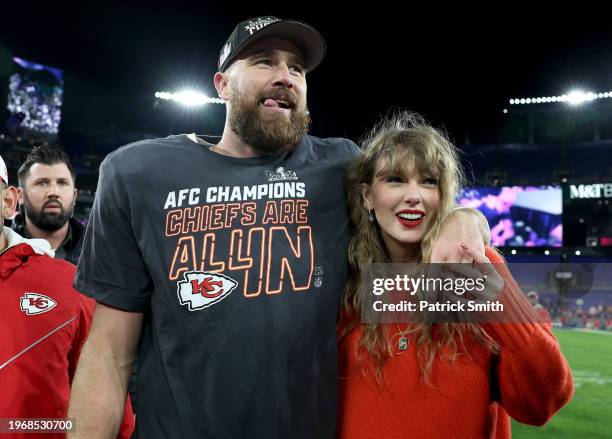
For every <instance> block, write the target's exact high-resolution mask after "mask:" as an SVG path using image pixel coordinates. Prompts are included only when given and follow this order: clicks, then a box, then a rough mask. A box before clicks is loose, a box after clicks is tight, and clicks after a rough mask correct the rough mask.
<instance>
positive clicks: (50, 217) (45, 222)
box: [22, 193, 74, 232]
mask: <svg viewBox="0 0 612 439" xmlns="http://www.w3.org/2000/svg"><path fill="white" fill-rule="evenodd" d="M49 204H59V205H60V206H61V207H60V211H59V212H53V213H50V212H45V207H47V206H48V205H49ZM22 209H23V213H24V214H25V215H26V216H27V219H28V221H31V222H32V224H34V225H35V226H36V227H38V228H39V229H41V230H44V231H46V232H55V231H57V230H59V229H61V228H62V227H63V226H64V224H66V222H67V221H68V220H69V219H70V217H71V216H72V212H73V209H74V207H73V208H71V209H65V208H64V206H62V205H61V203H60V202H59V201H56V200H47V201H45V203H44V204H43V205H42V207H41V209H40V210H36V209H35V208H34V207H33V206H32V203H30V200H29V199H28V197H27V195H26V194H25V193H24V194H23V207H22Z"/></svg>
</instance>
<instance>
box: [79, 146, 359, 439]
mask: <svg viewBox="0 0 612 439" xmlns="http://www.w3.org/2000/svg"><path fill="white" fill-rule="evenodd" d="M208 146H210V145H208ZM208 146H205V145H202V144H199V143H196V142H194V141H193V140H192V139H190V138H189V137H188V136H185V135H179V136H170V137H168V138H165V139H155V140H146V141H142V142H137V143H134V144H130V145H127V146H124V147H122V148H120V149H118V150H117V151H115V152H113V153H112V154H110V155H109V156H108V157H107V158H106V159H105V160H104V162H103V164H102V166H101V168H100V180H99V184H98V191H97V194H96V199H95V202H94V206H93V210H92V213H91V218H90V222H89V224H88V227H87V231H86V234H85V240H84V245H83V253H82V257H81V259H80V261H79V265H78V272H77V276H76V280H75V287H76V288H77V289H78V290H79V291H81V292H83V293H85V294H87V295H89V296H91V297H93V298H95V299H96V300H97V301H99V302H101V303H104V304H107V305H110V306H113V307H116V308H120V309H123V310H127V311H136V312H143V313H144V314H145V319H144V325H143V333H142V339H141V343H140V347H139V352H138V362H139V363H138V387H137V394H138V403H137V414H138V415H137V424H138V430H139V432H140V434H141V436H142V437H145V438H147V439H150V438H164V437H168V438H173V439H175V438H196V437H197V438H224V439H226V438H283V439H286V438H332V437H334V433H335V416H336V379H337V373H336V338H335V326H336V316H337V312H338V308H339V304H340V298H341V293H342V290H343V287H344V283H345V281H346V276H347V266H346V248H347V243H348V239H349V230H348V217H347V208H346V201H345V196H344V188H343V174H344V171H345V168H346V164H347V162H348V161H350V159H352V158H353V157H354V156H355V155H356V154H357V152H358V148H357V146H356V145H355V144H354V143H352V142H351V141H349V140H346V139H319V138H316V137H312V136H304V138H303V139H302V141H301V142H300V143H299V144H298V145H297V146H296V148H295V149H294V150H293V151H291V152H285V153H282V154H277V155H266V156H260V157H255V158H243V159H239V158H234V157H228V156H224V155H220V154H217V153H215V152H212V151H210V150H209V148H208Z"/></svg>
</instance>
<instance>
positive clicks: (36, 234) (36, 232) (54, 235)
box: [26, 219, 69, 250]
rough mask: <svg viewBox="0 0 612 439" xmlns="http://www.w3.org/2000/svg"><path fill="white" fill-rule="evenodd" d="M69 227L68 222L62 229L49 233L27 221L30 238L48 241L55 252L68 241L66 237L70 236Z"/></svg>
mask: <svg viewBox="0 0 612 439" xmlns="http://www.w3.org/2000/svg"><path fill="white" fill-rule="evenodd" d="M68 227H69V225H68V221H66V224H64V225H63V226H62V228H60V229H58V230H55V231H53V232H49V231H47V230H43V229H40V228H39V227H36V225H34V224H33V223H32V221H29V220H28V219H26V230H27V231H28V233H29V234H30V236H31V237H32V238H40V239H45V240H47V241H48V242H49V244H51V248H52V249H53V250H57V249H58V248H59V247H60V246H61V245H62V243H63V242H64V240H65V239H66V236H67V235H68Z"/></svg>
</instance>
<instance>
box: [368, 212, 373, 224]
mask: <svg viewBox="0 0 612 439" xmlns="http://www.w3.org/2000/svg"><path fill="white" fill-rule="evenodd" d="M368 221H370V222H371V223H373V222H374V214H373V213H372V211H371V210H370V209H368Z"/></svg>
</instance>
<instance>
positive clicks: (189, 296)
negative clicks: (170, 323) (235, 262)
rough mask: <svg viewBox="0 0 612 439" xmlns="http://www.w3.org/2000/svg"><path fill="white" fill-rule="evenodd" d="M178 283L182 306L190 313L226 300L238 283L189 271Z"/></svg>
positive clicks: (221, 275) (209, 274)
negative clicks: (185, 306)
mask: <svg viewBox="0 0 612 439" xmlns="http://www.w3.org/2000/svg"><path fill="white" fill-rule="evenodd" d="M183 279H184V280H181V281H179V282H177V284H176V285H177V291H176V292H177V294H178V299H179V302H180V303H181V305H187V307H188V308H189V311H197V310H200V309H204V308H208V307H209V306H212V305H214V304H215V303H218V302H220V301H221V300H223V299H225V298H226V297H227V296H229V294H230V293H231V292H232V291H234V289H235V288H236V286H237V285H238V282H236V281H235V280H234V279H232V278H231V277H228V276H225V275H223V274H219V273H209V272H206V271H189V272H187V273H185V274H184V275H183Z"/></svg>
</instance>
